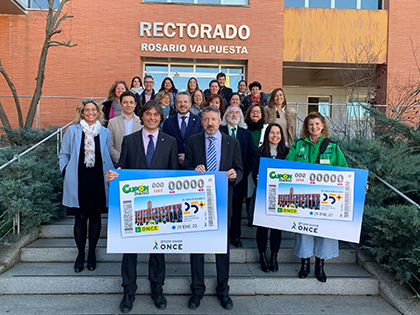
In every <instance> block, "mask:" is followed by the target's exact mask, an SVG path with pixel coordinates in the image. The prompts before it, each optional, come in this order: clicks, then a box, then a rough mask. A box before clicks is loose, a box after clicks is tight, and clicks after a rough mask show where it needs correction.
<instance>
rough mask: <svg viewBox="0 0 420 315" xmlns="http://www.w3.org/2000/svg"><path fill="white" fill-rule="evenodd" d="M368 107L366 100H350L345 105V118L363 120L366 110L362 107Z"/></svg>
mask: <svg viewBox="0 0 420 315" xmlns="http://www.w3.org/2000/svg"><path fill="white" fill-rule="evenodd" d="M362 105H364V106H366V105H368V104H367V103H366V100H358V99H355V100H352V101H349V103H348V104H347V117H349V118H365V117H367V115H368V113H367V111H366V109H365V108H364V107H363V106H362Z"/></svg>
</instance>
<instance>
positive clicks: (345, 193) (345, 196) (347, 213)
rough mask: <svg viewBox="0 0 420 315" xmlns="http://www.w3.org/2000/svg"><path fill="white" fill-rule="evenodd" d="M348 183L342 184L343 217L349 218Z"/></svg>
mask: <svg viewBox="0 0 420 315" xmlns="http://www.w3.org/2000/svg"><path fill="white" fill-rule="evenodd" d="M349 204H350V182H344V217H345V218H348V217H349V212H350V210H349Z"/></svg>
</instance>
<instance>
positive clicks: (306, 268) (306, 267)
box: [299, 258, 311, 279]
mask: <svg viewBox="0 0 420 315" xmlns="http://www.w3.org/2000/svg"><path fill="white" fill-rule="evenodd" d="M301 264H302V267H301V268H300V271H299V278H301V279H303V278H306V277H307V276H308V274H309V273H310V272H311V262H310V260H309V258H301Z"/></svg>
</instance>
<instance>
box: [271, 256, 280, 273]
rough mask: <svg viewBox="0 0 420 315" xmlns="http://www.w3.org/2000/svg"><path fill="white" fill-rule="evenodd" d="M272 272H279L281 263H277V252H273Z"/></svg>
mask: <svg viewBox="0 0 420 315" xmlns="http://www.w3.org/2000/svg"><path fill="white" fill-rule="evenodd" d="M270 270H271V271H274V272H277V271H279V263H278V262H277V252H271V257H270Z"/></svg>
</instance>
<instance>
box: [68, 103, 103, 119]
mask: <svg viewBox="0 0 420 315" xmlns="http://www.w3.org/2000/svg"><path fill="white" fill-rule="evenodd" d="M89 103H92V104H93V105H95V107H96V110H97V111H98V118H97V119H98V120H99V122H100V123H101V125H103V124H104V112H103V111H102V109H101V107H100V106H99V104H98V103H97V102H95V101H94V100H93V99H91V98H87V99H85V100H83V101H82V102H81V103H80V104H79V105H77V107H76V117H75V118H74V120H73V122H74V123H75V124H79V123H80V121H81V120H82V119H83V117H82V114H83V110H84V109H85V106H86V105H87V104H89Z"/></svg>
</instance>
